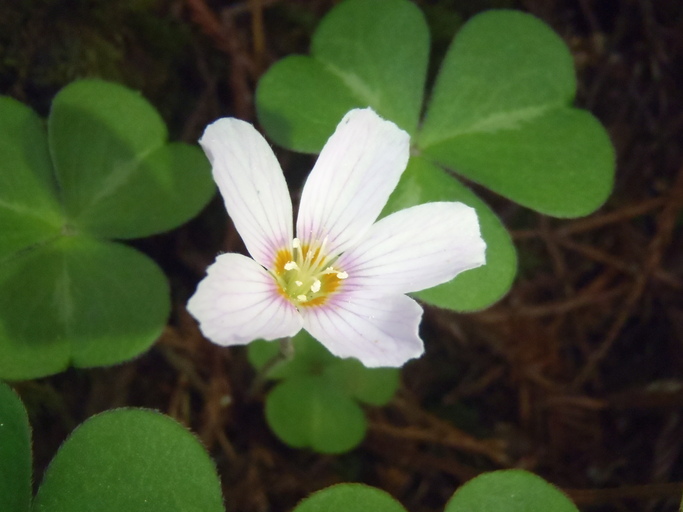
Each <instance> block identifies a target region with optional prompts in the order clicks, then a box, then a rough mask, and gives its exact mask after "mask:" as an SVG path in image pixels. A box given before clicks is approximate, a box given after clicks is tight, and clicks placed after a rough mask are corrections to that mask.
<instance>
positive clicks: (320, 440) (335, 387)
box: [248, 331, 399, 453]
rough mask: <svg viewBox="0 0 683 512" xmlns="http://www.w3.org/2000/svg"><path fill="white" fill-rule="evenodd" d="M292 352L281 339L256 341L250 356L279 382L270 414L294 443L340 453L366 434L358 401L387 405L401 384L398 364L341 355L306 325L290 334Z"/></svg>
mask: <svg viewBox="0 0 683 512" xmlns="http://www.w3.org/2000/svg"><path fill="white" fill-rule="evenodd" d="M292 344H293V353H292V354H291V355H290V357H289V358H282V357H280V356H279V355H278V351H279V349H278V344H277V343H273V342H266V341H262V340H260V341H256V342H253V343H251V344H250V345H249V348H248V350H249V360H250V362H251V363H252V365H253V366H254V367H255V368H257V369H260V370H261V371H262V372H265V376H266V377H267V378H270V379H275V380H280V382H279V383H278V384H277V385H276V386H275V388H273V390H271V391H270V393H269V394H268V397H267V398H266V420H267V421H268V424H269V425H270V427H271V429H272V430H273V432H275V434H276V435H277V436H278V437H279V438H280V439H281V440H282V441H284V442H285V443H287V444H288V445H290V446H293V447H295V448H304V447H308V448H312V449H313V450H315V451H318V452H321V453H341V452H345V451H348V450H351V449H352V448H354V447H355V446H357V445H358V444H359V443H360V442H361V441H362V440H363V438H364V437H365V430H366V422H365V416H364V415H363V410H362V409H361V408H360V407H359V405H358V403H357V402H362V403H366V404H369V405H377V406H379V405H384V404H386V403H387V402H389V400H391V398H392V397H393V396H394V393H395V392H396V389H397V388H398V385H399V372H398V370H397V369H396V368H366V367H365V366H363V365H362V364H361V363H360V362H359V361H357V360H355V359H339V358H337V357H334V356H333V355H332V354H330V353H329V352H328V351H327V349H326V348H325V347H323V346H322V345H321V344H320V343H318V342H317V341H315V340H314V339H313V338H312V337H311V336H310V335H309V334H308V333H307V332H306V331H301V332H300V333H299V334H297V335H296V336H295V337H294V338H293V339H292ZM273 362H275V364H272V363H273Z"/></svg>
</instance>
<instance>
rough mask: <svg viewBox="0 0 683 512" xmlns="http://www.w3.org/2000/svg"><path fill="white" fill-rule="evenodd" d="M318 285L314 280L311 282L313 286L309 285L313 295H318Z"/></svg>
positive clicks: (317, 280) (318, 281) (318, 282)
mask: <svg viewBox="0 0 683 512" xmlns="http://www.w3.org/2000/svg"><path fill="white" fill-rule="evenodd" d="M320 285H321V283H320V280H319V279H316V280H315V281H313V284H312V285H311V291H312V292H313V293H318V292H319V291H320Z"/></svg>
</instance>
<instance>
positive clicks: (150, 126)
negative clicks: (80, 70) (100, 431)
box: [0, 80, 214, 379]
mask: <svg viewBox="0 0 683 512" xmlns="http://www.w3.org/2000/svg"><path fill="white" fill-rule="evenodd" d="M47 128H48V129H47V132H46V130H45V123H44V122H43V121H42V120H41V119H40V118H39V117H38V116H37V115H36V114H35V113H34V112H33V111H32V110H31V109H30V108H28V107H27V106H25V105H23V104H21V103H19V102H17V101H16V100H14V99H12V98H8V97H0V152H1V153H2V154H3V158H2V159H0V233H2V236H0V376H1V377H4V378H8V379H25V378H35V377H41V376H44V375H49V374H51V373H55V372H58V371H61V370H63V369H65V368H66V367H67V366H68V365H69V364H73V365H76V366H98V365H109V364H115V363H118V362H121V361H123V360H126V359H130V358H131V357H134V356H136V355H138V354H140V353H141V352H143V351H144V350H146V349H147V348H148V347H149V346H150V345H151V344H152V343H153V342H154V340H155V339H156V338H157V336H158V335H159V334H160V332H161V330H162V328H163V325H164V323H165V321H166V318H167V317H168V313H169V309H170V305H169V298H168V284H167V282H166V279H165V277H164V275H163V273H162V272H161V270H160V269H159V268H158V267H157V266H156V265H155V264H154V263H153V262H152V261H151V260H149V259H148V258H147V257H146V256H144V255H142V254H140V253H138V252H137V251H135V250H133V249H130V248H128V247H125V246H122V245H117V244H114V243H110V242H107V241H106V240H105V239H106V238H132V237H139V236H147V235H150V234H153V233H158V232H161V231H165V230H168V229H171V228H173V227H176V226H178V225H179V224H181V223H182V222H185V221H186V220H188V219H189V218H190V217H192V216H193V215H195V214H196V213H197V212H198V211H199V210H200V209H201V208H202V207H203V206H204V205H205V204H206V203H207V202H208V201H209V199H210V198H211V196H212V194H213V191H214V185H213V182H212V180H211V177H210V176H211V175H210V171H209V164H208V162H207V160H206V158H205V157H204V156H203V155H202V153H201V151H200V150H199V149H198V148H197V147H193V146H188V145H185V144H179V143H175V144H169V143H167V141H166V137H167V133H166V127H165V125H164V123H163V121H162V119H161V118H160V116H159V114H158V113H157V112H156V110H154V108H153V107H152V106H151V105H149V104H148V103H147V102H146V101H145V100H144V99H143V98H142V96H141V95H140V94H138V93H136V92H133V91H131V90H129V89H126V88H125V87H123V86H120V85H117V84H111V83H107V82H102V81H99V80H82V81H78V82H74V83H72V84H70V85H68V86H67V87H65V88H64V89H62V91H60V93H59V94H58V95H57V97H56V98H55V100H54V101H53V105H52V110H51V113H50V117H49V119H48V123H47Z"/></svg>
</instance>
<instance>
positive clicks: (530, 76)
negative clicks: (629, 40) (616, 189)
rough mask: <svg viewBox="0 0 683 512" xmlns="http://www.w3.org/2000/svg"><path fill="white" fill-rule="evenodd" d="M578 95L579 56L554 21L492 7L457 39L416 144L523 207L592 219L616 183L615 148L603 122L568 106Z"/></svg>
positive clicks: (469, 24)
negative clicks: (576, 61) (553, 25)
mask: <svg viewBox="0 0 683 512" xmlns="http://www.w3.org/2000/svg"><path fill="white" fill-rule="evenodd" d="M575 93H576V80H575V77H574V67H573V61H572V56H571V54H570V53H569V50H568V48H567V46H566V45H565V44H564V42H563V41H562V40H561V39H560V38H559V37H558V36H557V35H556V34H555V33H554V32H553V31H552V30H551V29H550V28H549V27H547V26H546V25H545V24H544V23H542V22H541V21H539V20H537V19H536V18H534V17H533V16H531V15H528V14H523V13H521V12H516V11H489V12H485V13H483V14H480V15H478V16H475V17H474V18H473V19H472V20H470V21H469V22H468V23H467V24H466V25H465V26H464V27H463V28H462V29H461V30H460V32H459V33H458V34H457V35H456V37H455V39H454V41H453V44H452V45H451V48H450V50H449V51H448V54H447V55H446V58H445V59H444V62H443V64H442V67H441V70H440V72H439V76H438V78H437V81H436V84H435V86H434V91H433V95H432V99H431V102H430V104H429V109H428V111H427V115H426V117H425V121H424V125H423V127H422V131H421V133H420V135H419V137H418V146H419V147H420V148H421V149H422V151H423V152H424V154H425V155H427V156H429V157H430V158H433V159H434V160H435V161H437V162H439V163H440V164H442V165H444V166H446V167H448V168H450V169H452V170H454V171H455V172H457V173H459V174H462V175H464V176H467V177H468V178H470V179H472V180H474V181H476V182H478V183H481V184H482V185H485V186H486V187H488V188H490V189H491V190H494V191H496V192H498V193H500V194H502V195H505V196H507V197H509V198H510V199H512V200H514V201H516V202H518V203H520V204H522V205H524V206H528V207H529V208H532V209H535V210H538V211H540V212H543V213H547V214H550V215H555V216H559V217H574V216H580V215H586V214H588V213H590V212H592V211H593V210H595V209H596V208H598V207H599V206H600V205H601V204H602V203H603V202H604V201H605V199H606V198H607V196H608V195H609V193H610V191H611V189H612V184H613V179H614V150H613V148H612V145H611V143H610V141H609V137H608V136H607V133H606V132H605V130H604V128H603V127H602V125H601V124H600V123H599V122H598V121H597V120H596V119H595V118H594V117H593V116H592V115H591V114H589V113H588V112H586V111H583V110H578V109H574V108H572V107H571V106H570V104H571V102H572V101H573V99H574V95H575Z"/></svg>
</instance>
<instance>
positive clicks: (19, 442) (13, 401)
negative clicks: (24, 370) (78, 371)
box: [0, 382, 31, 512]
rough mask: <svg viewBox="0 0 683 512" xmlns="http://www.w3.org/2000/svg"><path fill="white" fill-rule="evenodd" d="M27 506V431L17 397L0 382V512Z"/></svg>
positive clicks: (25, 511)
mask: <svg viewBox="0 0 683 512" xmlns="http://www.w3.org/2000/svg"><path fill="white" fill-rule="evenodd" d="M30 505H31V429H30V427H29V424H28V415H27V414H26V409H24V405H23V404H22V403H21V400H20V399H19V397H18V396H17V395H16V394H15V393H14V391H12V390H11V389H10V388H9V387H8V386H7V385H6V384H3V383H2V382H0V510H2V511H3V512H28V510H29V507H30Z"/></svg>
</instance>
